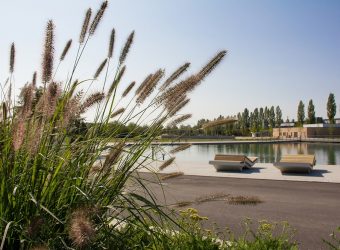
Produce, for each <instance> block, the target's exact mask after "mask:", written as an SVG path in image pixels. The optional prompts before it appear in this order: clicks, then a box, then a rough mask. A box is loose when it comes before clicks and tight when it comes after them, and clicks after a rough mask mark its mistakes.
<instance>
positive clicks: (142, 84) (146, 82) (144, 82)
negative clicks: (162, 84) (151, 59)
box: [136, 74, 153, 95]
mask: <svg viewBox="0 0 340 250" xmlns="http://www.w3.org/2000/svg"><path fill="white" fill-rule="evenodd" d="M152 76H153V74H149V75H148V76H147V77H146V78H145V79H144V81H143V82H142V83H141V84H140V85H139V86H138V88H137V90H136V95H139V94H140V92H141V91H142V90H143V89H144V87H145V86H146V85H147V84H148V82H149V81H150V79H151V78H152Z"/></svg>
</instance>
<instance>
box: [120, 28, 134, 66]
mask: <svg viewBox="0 0 340 250" xmlns="http://www.w3.org/2000/svg"><path fill="white" fill-rule="evenodd" d="M134 36H135V31H132V32H131V34H130V35H129V37H128V39H127V40H126V43H125V45H124V47H123V49H122V52H121V53H120V57H119V64H123V63H124V62H125V59H126V57H127V55H128V53H129V50H130V47H131V44H132V43H133V38H134Z"/></svg>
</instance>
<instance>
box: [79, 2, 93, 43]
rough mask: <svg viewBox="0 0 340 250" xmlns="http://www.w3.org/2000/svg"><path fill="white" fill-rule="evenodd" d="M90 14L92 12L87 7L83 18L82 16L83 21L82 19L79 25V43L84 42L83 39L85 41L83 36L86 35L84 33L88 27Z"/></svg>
mask: <svg viewBox="0 0 340 250" xmlns="http://www.w3.org/2000/svg"><path fill="white" fill-rule="evenodd" d="M91 14H92V10H91V8H89V9H88V10H87V11H86V14H85V18H84V21H83V25H82V27H81V31H80V35H79V43H80V44H82V43H84V41H85V36H86V33H87V29H88V27H89V23H90V19H91Z"/></svg>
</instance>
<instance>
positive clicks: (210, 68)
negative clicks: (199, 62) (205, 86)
mask: <svg viewBox="0 0 340 250" xmlns="http://www.w3.org/2000/svg"><path fill="white" fill-rule="evenodd" d="M226 54H227V51H226V50H222V51H220V52H218V53H217V54H216V55H215V56H214V57H213V58H212V59H211V60H210V61H209V62H208V63H207V64H206V65H205V66H204V67H203V68H202V69H201V70H200V72H199V73H198V76H199V78H201V79H200V80H203V78H205V77H206V76H207V75H209V74H210V73H211V72H212V71H213V70H214V69H215V68H216V67H217V65H218V64H219V63H220V62H221V61H222V59H223V58H224V56H225V55H226Z"/></svg>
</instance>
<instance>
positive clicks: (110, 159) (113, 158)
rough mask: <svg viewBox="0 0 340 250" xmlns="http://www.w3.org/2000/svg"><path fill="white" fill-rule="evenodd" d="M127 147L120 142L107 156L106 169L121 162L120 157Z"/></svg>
mask: <svg viewBox="0 0 340 250" xmlns="http://www.w3.org/2000/svg"><path fill="white" fill-rule="evenodd" d="M124 146H125V142H123V141H121V142H118V143H117V144H116V145H115V146H114V147H113V148H112V149H111V150H110V153H109V154H108V155H107V156H106V159H105V162H104V165H103V167H104V169H108V168H109V167H111V166H112V165H114V164H116V163H117V161H118V160H119V156H120V155H121V153H122V152H123V149H124Z"/></svg>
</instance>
